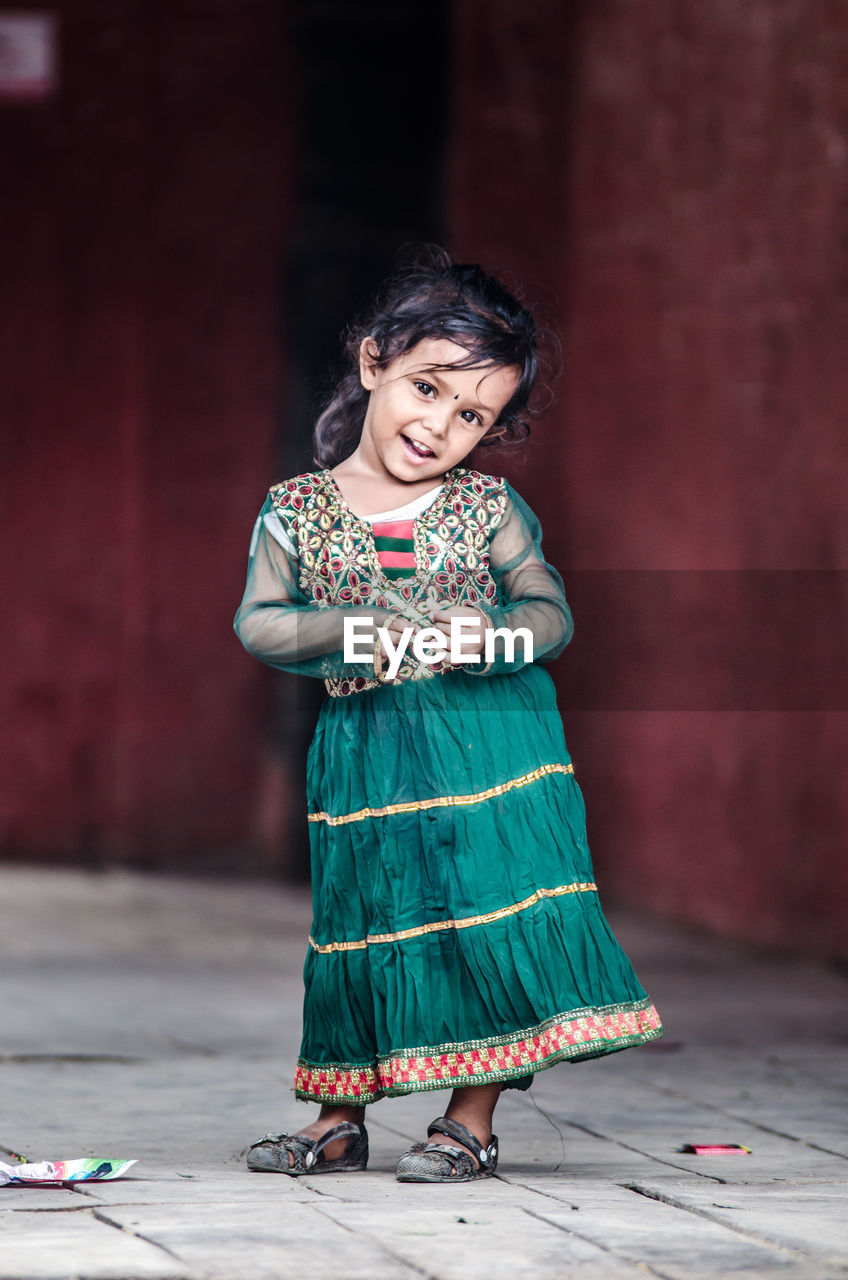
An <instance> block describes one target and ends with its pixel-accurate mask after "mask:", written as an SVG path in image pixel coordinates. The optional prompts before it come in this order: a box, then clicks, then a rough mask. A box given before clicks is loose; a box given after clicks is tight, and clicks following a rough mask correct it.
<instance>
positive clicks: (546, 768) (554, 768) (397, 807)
mask: <svg viewBox="0 0 848 1280" xmlns="http://www.w3.org/2000/svg"><path fill="white" fill-rule="evenodd" d="M573 772H574V765H573V764H559V763H557V764H543V765H540V767H539V768H538V769H533V770H532V771H531V772H530V773H522V774H521V775H520V777H518V778H510V779H509V781H508V782H499V783H498V785H497V786H496V787H487V788H486V790H485V791H473V792H472V793H471V794H470V795H467V796H432V797H430V798H429V799H426V800H405V801H403V802H402V803H400V804H384V805H383V806H382V807H381V808H379V809H369V808H365V809H356V810H354V812H353V813H342V814H339V815H338V816H337V817H331V815H330V814H329V813H324V812H318V813H308V814H307V815H306V817H307V821H308V822H326V823H327V825H328V826H330V827H338V826H341V824H342V823H344V822H359V821H361V819H362V818H385V817H387V816H388V815H389V814H392V813H415V812H416V811H417V810H419V809H435V808H438V807H440V806H441V805H452V804H477V803H478V801H480V800H490V799H491V798H492V796H502V795H504V794H505V792H507V791H511V790H512V789H513V787H524V786H526V785H527V783H528V782H535V781H536V779H537V778H543V777H544V776H545V774H547V773H573Z"/></svg>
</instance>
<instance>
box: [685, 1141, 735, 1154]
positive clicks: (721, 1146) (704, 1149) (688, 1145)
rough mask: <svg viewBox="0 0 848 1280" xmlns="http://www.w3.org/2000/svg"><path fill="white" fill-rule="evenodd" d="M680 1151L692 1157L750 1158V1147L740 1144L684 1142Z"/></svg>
mask: <svg viewBox="0 0 848 1280" xmlns="http://www.w3.org/2000/svg"><path fill="white" fill-rule="evenodd" d="M677 1150H678V1151H683V1152H686V1154H687V1155H690V1156H749V1155H750V1154H751V1148H750V1147H741V1146H740V1145H739V1143H738V1142H684V1144H683V1146H682V1147H678V1148H677Z"/></svg>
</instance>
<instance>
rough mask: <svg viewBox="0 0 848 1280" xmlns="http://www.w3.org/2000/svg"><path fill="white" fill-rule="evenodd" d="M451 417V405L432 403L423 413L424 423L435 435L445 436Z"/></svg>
mask: <svg viewBox="0 0 848 1280" xmlns="http://www.w3.org/2000/svg"><path fill="white" fill-rule="evenodd" d="M450 418H451V409H450V406H449V405H445V406H442V405H439V404H434V405H430V406H429V408H428V409H427V410H426V412H425V413H424V414H423V415H422V419H421V421H422V423H423V425H424V426H425V427H426V428H427V429H428V430H429V431H432V433H433V435H434V436H443V435H444V434H445V432H446V431H447V429H448V426H449V424H450Z"/></svg>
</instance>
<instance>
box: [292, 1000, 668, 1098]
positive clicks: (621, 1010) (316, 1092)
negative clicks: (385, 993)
mask: <svg viewBox="0 0 848 1280" xmlns="http://www.w3.org/2000/svg"><path fill="white" fill-rule="evenodd" d="M662 1033H663V1031H662V1024H661V1023H660V1019H659V1014H658V1013H657V1011H656V1009H655V1008H654V1006H653V1005H652V1004H651V1002H650V1000H649V999H645V1000H640V1001H636V1002H634V1003H631V1004H616V1005H607V1006H606V1007H605V1008H600V1009H579V1010H576V1011H572V1012H571V1013H565V1014H558V1015H556V1016H555V1017H553V1018H548V1019H547V1020H546V1021H545V1022H543V1023H541V1024H540V1025H539V1026H538V1027H533V1028H532V1029H530V1030H527V1031H518V1032H514V1033H513V1034H512V1035H507V1036H493V1037H491V1038H490V1039H488V1040H470V1041H467V1042H466V1043H464V1044H443V1045H438V1046H436V1047H435V1048H428V1047H422V1048H415V1049H399V1050H395V1051H393V1052H392V1053H390V1054H388V1055H387V1056H386V1057H380V1058H378V1059H377V1061H376V1063H375V1064H370V1063H344V1062H326V1063H316V1062H307V1061H305V1060H304V1059H303V1058H300V1059H298V1064H297V1070H296V1071H295V1080H294V1083H295V1089H294V1091H295V1096H296V1097H298V1098H302V1099H304V1100H306V1101H310V1102H329V1103H338V1104H342V1103H353V1104H354V1105H356V1106H365V1105H366V1104H367V1103H370V1102H376V1101H377V1100H378V1099H379V1098H383V1097H396V1096H398V1095H401V1094H406V1093H423V1092H426V1091H427V1090H431V1089H452V1088H455V1087H458V1086H462V1085H469V1084H493V1083H495V1082H496V1081H502V1080H517V1079H519V1078H520V1077H522V1076H527V1075H531V1074H533V1073H534V1072H536V1071H544V1070H545V1068H546V1067H552V1066H554V1064H555V1063H557V1062H564V1061H577V1060H579V1059H581V1058H594V1057H599V1056H600V1055H602V1054H605V1053H614V1052H616V1051H617V1050H619V1049H628V1048H631V1047H632V1046H635V1045H639V1044H645V1043H647V1042H648V1041H649V1040H659V1039H660V1037H661V1036H662Z"/></svg>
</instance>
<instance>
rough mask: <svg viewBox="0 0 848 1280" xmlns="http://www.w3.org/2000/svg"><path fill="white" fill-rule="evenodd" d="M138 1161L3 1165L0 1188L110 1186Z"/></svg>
mask: <svg viewBox="0 0 848 1280" xmlns="http://www.w3.org/2000/svg"><path fill="white" fill-rule="evenodd" d="M136 1163H137V1161H135V1160H113V1159H106V1158H104V1157H103V1156H100V1157H97V1158H94V1159H91V1160H41V1161H39V1163H38V1164H4V1163H3V1162H2V1160H0V1186H6V1185H9V1186H15V1187H21V1186H35V1187H45V1186H48V1187H49V1186H61V1185H62V1183H64V1182H111V1181H112V1180H113V1179H114V1178H122V1177H123V1176H124V1174H125V1173H126V1172H127V1170H128V1169H130V1168H131V1167H132V1166H133V1165H134V1164H136Z"/></svg>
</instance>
